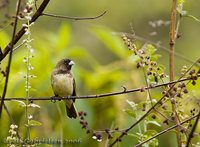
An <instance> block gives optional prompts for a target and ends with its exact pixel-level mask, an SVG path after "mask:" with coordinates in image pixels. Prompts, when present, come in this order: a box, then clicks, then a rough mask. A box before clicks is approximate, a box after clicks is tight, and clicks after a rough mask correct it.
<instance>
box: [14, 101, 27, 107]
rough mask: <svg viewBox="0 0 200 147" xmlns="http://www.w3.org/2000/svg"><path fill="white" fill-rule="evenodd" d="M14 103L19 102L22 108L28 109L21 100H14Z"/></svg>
mask: <svg viewBox="0 0 200 147" xmlns="http://www.w3.org/2000/svg"><path fill="white" fill-rule="evenodd" d="M13 101H15V102H18V103H19V106H20V107H26V104H25V103H24V102H23V101H19V100H13Z"/></svg>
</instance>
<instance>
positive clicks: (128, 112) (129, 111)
mask: <svg viewBox="0 0 200 147" xmlns="http://www.w3.org/2000/svg"><path fill="white" fill-rule="evenodd" d="M124 112H126V113H127V114H128V115H129V116H132V117H133V118H136V113H135V112H134V111H133V110H131V109H125V110H124Z"/></svg>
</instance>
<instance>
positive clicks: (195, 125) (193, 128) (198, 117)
mask: <svg viewBox="0 0 200 147" xmlns="http://www.w3.org/2000/svg"><path fill="white" fill-rule="evenodd" d="M199 119H200V111H199V113H198V114H197V118H196V120H195V123H194V126H193V127H192V130H191V132H190V134H189V138H188V140H187V143H186V147H189V144H190V141H191V139H192V137H193V133H194V131H195V129H196V127H197V124H198V121H199Z"/></svg>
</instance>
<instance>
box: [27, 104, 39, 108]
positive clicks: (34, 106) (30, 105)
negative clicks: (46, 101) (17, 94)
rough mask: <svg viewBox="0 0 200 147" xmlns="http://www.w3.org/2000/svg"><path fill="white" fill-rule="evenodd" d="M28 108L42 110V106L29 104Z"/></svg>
mask: <svg viewBox="0 0 200 147" xmlns="http://www.w3.org/2000/svg"><path fill="white" fill-rule="evenodd" d="M28 107H33V108H36V107H37V108H40V106H39V105H36V104H29V105H28Z"/></svg>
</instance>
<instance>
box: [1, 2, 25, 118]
mask: <svg viewBox="0 0 200 147" xmlns="http://www.w3.org/2000/svg"><path fill="white" fill-rule="evenodd" d="M20 4H21V0H18V1H17V10H16V15H15V16H16V17H15V22H14V26H13V34H12V40H11V44H10V54H9V58H8V65H7V67H6V79H5V84H4V89H3V93H2V99H1V104H0V118H1V113H2V109H3V105H4V99H5V96H6V92H7V87H8V79H9V75H10V67H11V62H12V53H13V47H14V37H15V33H16V29H17V22H18V17H17V16H18V14H19V9H20Z"/></svg>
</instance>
